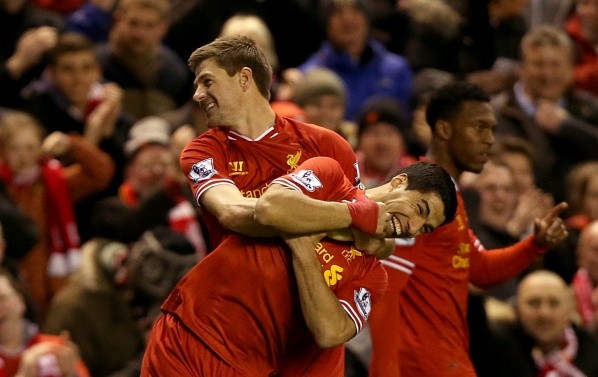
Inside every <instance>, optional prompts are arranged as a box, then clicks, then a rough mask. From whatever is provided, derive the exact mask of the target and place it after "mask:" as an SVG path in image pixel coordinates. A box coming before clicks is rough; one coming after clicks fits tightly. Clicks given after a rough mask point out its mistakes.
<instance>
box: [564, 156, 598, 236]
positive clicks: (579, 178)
mask: <svg viewBox="0 0 598 377" xmlns="http://www.w3.org/2000/svg"><path fill="white" fill-rule="evenodd" d="M566 182H567V187H568V190H569V191H568V201H569V206H570V207H569V208H570V213H571V214H572V216H571V217H569V218H568V219H566V222H565V223H566V224H567V226H568V227H570V228H574V229H578V230H581V229H583V228H584V227H585V226H586V225H587V224H589V223H590V222H591V221H594V220H598V161H588V162H584V163H581V164H579V165H576V166H575V167H574V168H573V169H572V170H571V171H570V172H569V174H568V175H567V179H566Z"/></svg>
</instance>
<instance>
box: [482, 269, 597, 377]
mask: <svg viewBox="0 0 598 377" xmlns="http://www.w3.org/2000/svg"><path fill="white" fill-rule="evenodd" d="M574 310H575V309H574V304H573V300H572V297H571V292H570V290H569V288H568V286H567V284H566V283H565V282H564V281H563V280H562V279H561V278H560V277H559V276H558V275H556V274H555V273H554V272H550V271H544V270H541V271H535V272H532V273H530V274H529V275H528V276H526V277H525V278H524V279H523V280H522V281H521V283H520V284H519V287H518V289H517V297H516V310H515V313H516V320H515V321H514V322H511V321H495V322H494V323H493V336H494V338H495V341H496V347H495V350H494V353H493V355H494V356H493V360H494V368H495V372H497V375H498V376H505V377H506V376H508V377H512V376H596V375H598V359H597V358H596V354H597V353H598V341H597V340H596V338H595V337H593V336H592V335H590V334H589V333H587V332H586V331H585V330H583V329H581V328H578V327H577V326H576V325H575V324H574V323H573V322H572V320H571V318H572V314H573V312H574Z"/></svg>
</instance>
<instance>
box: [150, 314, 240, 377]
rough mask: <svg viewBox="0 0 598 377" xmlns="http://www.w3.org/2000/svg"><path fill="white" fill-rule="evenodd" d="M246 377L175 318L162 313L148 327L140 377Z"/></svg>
mask: <svg viewBox="0 0 598 377" xmlns="http://www.w3.org/2000/svg"><path fill="white" fill-rule="evenodd" d="M211 376H214V377H216V376H218V377H247V376H246V375H245V374H242V373H240V372H239V371H237V370H235V369H234V368H233V367H232V366H230V365H229V364H227V363H226V362H225V361H224V360H222V359H221V358H220V357H219V356H218V355H217V354H215V353H214V352H213V351H212V350H211V349H210V348H209V347H208V346H207V345H206V344H205V343H204V342H203V341H202V340H201V339H200V338H198V337H197V336H195V335H194V334H193V333H191V332H190V331H189V330H188V329H187V328H186V327H185V326H184V325H183V324H182V323H181V322H180V321H179V320H178V319H177V318H176V317H173V316H172V315H170V314H163V315H161V316H160V318H158V320H157V321H156V323H155V324H154V326H153V328H152V332H151V335H150V339H149V342H148V345H147V348H146V350H145V355H144V356H143V363H142V365H141V376H140V377H211Z"/></svg>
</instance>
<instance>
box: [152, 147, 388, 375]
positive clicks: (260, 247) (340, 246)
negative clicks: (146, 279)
mask: <svg viewBox="0 0 598 377" xmlns="http://www.w3.org/2000/svg"><path fill="white" fill-rule="evenodd" d="M276 182H278V183H281V184H283V185H288V186H290V187H293V188H294V189H297V190H301V191H302V192H304V193H305V194H307V195H309V196H310V197H313V198H316V199H327V200H331V201H332V200H334V201H340V200H344V199H351V198H353V197H355V196H356V195H361V194H362V191H361V190H358V189H356V188H355V187H353V186H352V183H351V182H350V181H349V180H348V178H347V177H346V176H345V173H344V172H343V169H342V168H341V166H340V165H339V163H338V162H336V161H334V160H332V159H330V158H324V157H320V158H315V159H310V160H309V161H307V162H306V163H305V164H302V165H301V166H300V167H299V168H298V169H297V170H296V171H295V172H294V173H292V174H288V175H286V176H284V177H282V178H281V179H279V180H276ZM314 252H316V253H317V254H318V256H319V258H320V261H321V263H322V272H323V274H324V277H325V279H326V281H327V282H328V285H329V287H330V289H332V290H333V291H334V293H335V295H336V296H337V297H338V299H339V301H340V303H341V305H342V307H343V308H344V309H345V310H346V312H347V313H348V314H349V316H350V317H351V318H352V320H353V321H354V323H355V326H356V328H357V330H358V331H359V330H361V329H362V328H363V326H364V325H365V323H366V322H367V319H368V316H369V313H370V309H371V305H372V303H373V302H376V301H378V300H379V299H380V297H381V296H382V294H383V293H384V292H385V290H386V284H387V277H386V272H385V271H384V268H383V267H382V265H381V264H380V262H379V261H378V260H377V259H376V258H374V257H367V256H365V255H364V254H362V253H361V252H359V251H358V250H356V249H355V248H354V247H352V245H351V244H349V243H342V242H335V241H322V242H321V243H320V244H318V245H317V247H316V249H315V250H314ZM291 259H292V258H291V253H290V251H289V250H288V249H287V248H286V247H285V246H284V243H283V241H282V240H280V239H252V238H249V237H243V236H240V235H236V234H229V235H228V236H227V237H226V238H225V239H224V240H223V242H222V243H221V244H220V245H219V246H218V247H217V248H216V249H215V250H214V251H213V252H212V253H210V254H209V255H208V256H206V257H205V258H204V259H202V260H201V262H200V263H198V265H197V266H195V267H194V268H193V269H192V270H191V271H190V272H189V273H188V274H187V275H186V276H185V277H184V278H183V279H182V280H181V281H180V283H179V284H178V285H177V286H176V288H175V289H174V290H173V292H172V293H171V294H170V296H169V297H168V298H167V300H166V301H165V303H164V304H163V305H162V310H163V311H165V312H168V313H172V314H173V315H175V316H176V317H178V318H179V319H180V320H181V321H182V322H183V323H184V324H185V326H186V327H187V328H188V329H189V330H190V331H192V332H193V333H194V334H195V335H197V336H198V337H200V338H201V339H202V341H203V342H205V343H206V344H207V345H208V346H209V347H210V348H211V349H212V350H213V351H214V352H215V353H217V354H218V355H219V356H220V357H221V358H222V359H223V360H225V361H226V362H227V363H229V364H231V365H232V366H234V367H235V368H236V369H238V370H240V371H243V372H245V373H246V374H247V375H252V376H267V375H268V374H269V373H272V372H275V371H278V372H281V373H282V375H284V376H299V375H302V376H304V375H312V376H316V375H318V373H319V374H322V375H326V376H333V375H336V376H342V375H343V373H344V358H343V356H344V353H343V346H339V347H335V348H332V349H327V350H322V349H320V348H319V347H318V346H317V345H316V343H315V342H314V340H313V337H312V335H311V333H310V332H309V330H308V328H307V325H306V324H305V321H304V319H303V315H302V312H301V306H300V303H299V297H298V292H297V286H296V282H295V277H294V274H293V267H292V260H291Z"/></svg>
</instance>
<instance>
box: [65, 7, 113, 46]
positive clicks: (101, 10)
mask: <svg viewBox="0 0 598 377" xmlns="http://www.w3.org/2000/svg"><path fill="white" fill-rule="evenodd" d="M116 3H117V0H87V1H85V2H84V3H83V5H81V6H80V7H79V8H77V10H75V11H74V12H72V13H71V14H69V15H67V16H66V19H65V21H66V26H65V27H66V30H69V31H74V32H77V33H82V34H85V35H86V36H87V37H89V38H90V39H91V40H92V41H93V42H95V43H98V42H105V41H106V40H108V33H109V32H110V27H111V26H112V11H113V10H114V7H115V5H116Z"/></svg>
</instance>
